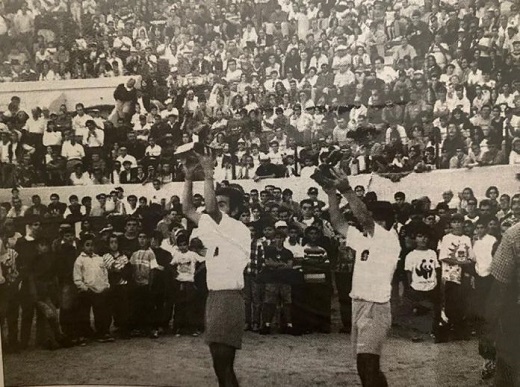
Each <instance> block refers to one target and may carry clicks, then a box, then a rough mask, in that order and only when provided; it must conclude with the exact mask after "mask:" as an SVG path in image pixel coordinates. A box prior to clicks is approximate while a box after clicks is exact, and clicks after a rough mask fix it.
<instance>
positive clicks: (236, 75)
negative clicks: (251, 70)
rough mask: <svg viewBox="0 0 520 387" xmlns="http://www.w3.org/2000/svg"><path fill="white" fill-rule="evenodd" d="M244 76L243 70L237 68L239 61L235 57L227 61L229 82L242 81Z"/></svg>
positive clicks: (227, 79) (227, 78)
mask: <svg viewBox="0 0 520 387" xmlns="http://www.w3.org/2000/svg"><path fill="white" fill-rule="evenodd" d="M241 77H242V70H240V69H238V68H237V62H236V60H234V59H230V60H229V61H228V63H227V72H226V81H228V83H233V82H240V78H241Z"/></svg>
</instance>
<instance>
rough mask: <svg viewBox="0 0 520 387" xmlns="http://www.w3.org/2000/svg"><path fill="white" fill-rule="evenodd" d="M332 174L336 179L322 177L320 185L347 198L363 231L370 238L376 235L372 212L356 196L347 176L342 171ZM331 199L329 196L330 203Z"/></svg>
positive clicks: (334, 171) (332, 172) (332, 171)
mask: <svg viewBox="0 0 520 387" xmlns="http://www.w3.org/2000/svg"><path fill="white" fill-rule="evenodd" d="M331 174H332V175H333V177H334V178H333V179H330V178H327V177H321V178H320V180H321V181H322V182H321V183H320V182H318V183H320V184H321V186H322V187H330V188H331V189H332V188H334V189H337V190H338V191H339V192H340V193H341V194H342V195H343V196H344V197H345V199H347V201H348V203H349V204H350V209H351V210H352V213H353V215H354V216H355V217H356V219H357V220H358V221H359V223H360V224H361V226H362V227H363V229H364V230H365V231H366V232H367V233H368V234H369V235H370V236H372V235H374V226H375V222H374V218H373V217H372V214H371V213H370V211H368V208H367V206H366V205H365V203H363V202H362V201H361V199H360V198H359V197H358V196H357V195H356V194H355V192H354V190H353V189H352V187H351V186H350V182H349V181H348V176H347V174H346V173H345V172H344V171H342V170H339V171H338V170H331ZM327 189H328V188H327ZM330 198H331V195H329V201H330ZM336 200H337V199H336ZM338 210H339V209H338ZM338 212H339V211H338ZM331 214H332V210H331ZM340 215H341V214H340ZM336 220H337V219H336ZM345 223H346V222H345ZM333 224H334V223H333Z"/></svg>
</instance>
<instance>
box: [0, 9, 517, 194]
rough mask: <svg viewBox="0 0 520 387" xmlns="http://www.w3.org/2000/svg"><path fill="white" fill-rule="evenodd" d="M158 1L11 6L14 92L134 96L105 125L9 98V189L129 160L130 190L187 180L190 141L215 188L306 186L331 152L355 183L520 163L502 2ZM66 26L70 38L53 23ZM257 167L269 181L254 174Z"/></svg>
mask: <svg viewBox="0 0 520 387" xmlns="http://www.w3.org/2000/svg"><path fill="white" fill-rule="evenodd" d="M148 3H149V2H145V3H140V2H137V3H136V4H134V5H130V6H128V5H126V4H124V5H122V6H119V4H117V3H116V4H112V5H111V4H109V3H108V2H101V1H100V2H98V1H94V0H93V1H89V2H77V3H76V2H72V3H71V4H70V6H67V5H65V4H64V3H63V2H61V1H56V2H55V4H54V5H53V6H49V5H48V4H47V3H45V4H44V3H40V1H39V0H33V1H31V2H28V3H27V4H26V3H23V4H20V5H17V4H14V3H12V4H11V3H9V4H6V5H5V7H6V11H5V12H6V15H7V16H2V17H0V26H2V25H8V27H5V28H4V29H3V30H2V28H0V39H1V40H2V41H5V42H6V44H5V45H2V47H5V49H4V50H6V51H8V52H5V53H4V54H5V56H6V59H7V60H8V62H9V64H4V72H7V73H9V74H7V76H5V77H4V81H9V80H16V79H18V78H21V79H22V80H23V79H25V78H29V79H34V78H35V77H39V78H42V80H43V79H57V78H60V79H62V78H64V79H68V78H82V77H94V76H98V75H99V76H112V75H121V74H122V75H134V76H137V79H138V82H137V84H135V83H134V81H131V82H129V83H128V84H126V85H119V86H118V88H117V89H116V91H115V93H114V97H115V100H116V109H115V110H116V111H115V113H114V114H111V115H110V116H109V117H107V116H106V115H105V114H104V112H101V114H100V112H98V111H95V109H88V111H85V106H83V105H81V104H78V105H77V106H75V112H71V113H69V112H67V108H66V107H65V106H62V107H61V108H60V109H59V111H49V106H45V105H42V106H26V105H25V104H24V103H23V101H20V100H19V98H13V100H12V101H11V103H10V104H9V106H7V107H6V109H5V111H4V112H3V114H2V118H1V121H2V122H3V123H4V124H5V125H6V126H2V132H3V134H2V136H3V138H2V147H1V148H0V149H1V155H0V157H1V160H0V162H1V164H2V182H1V183H2V186H4V187H12V186H14V185H19V186H31V185H38V184H46V185H63V184H91V183H90V182H91V181H92V182H93V183H94V184H99V183H101V184H102V183H103V182H118V181H119V180H120V179H121V178H120V174H121V171H122V170H123V169H124V166H123V165H119V163H121V161H119V163H118V160H117V159H118V158H120V160H125V159H129V161H131V164H130V165H129V167H128V168H129V170H126V172H125V174H124V178H123V182H126V181H131V182H144V181H152V180H153V179H154V178H155V176H158V177H159V178H160V179H162V180H166V181H168V180H170V179H174V180H178V181H182V171H181V169H180V168H179V164H178V160H176V158H175V157H174V156H173V153H174V151H175V149H176V147H178V146H179V145H181V144H183V143H187V142H191V141H201V142H204V143H206V144H208V145H212V146H214V147H216V148H218V149H219V152H221V154H220V155H219V159H218V169H219V171H218V173H219V174H220V176H219V177H220V178H222V179H224V178H225V179H232V178H238V179H240V178H255V176H256V178H261V177H263V176H292V175H296V176H298V175H300V174H303V175H305V172H304V171H303V170H304V169H305V168H304V167H306V166H312V165H314V164H316V163H317V162H318V160H317V159H318V157H319V155H318V153H319V150H320V149H321V148H327V147H330V146H332V145H335V146H339V147H341V148H343V149H344V153H345V156H344V158H345V159H344V164H345V165H346V166H347V167H349V168H350V170H351V172H352V174H357V173H363V172H366V171H377V172H378V173H390V174H392V173H408V172H410V171H418V172H421V171H427V170H431V169H435V168H464V167H474V166H480V165H496V164H507V163H510V164H516V163H518V160H520V157H519V156H518V155H519V151H520V148H519V145H517V144H518V142H517V141H515V139H516V138H517V137H518V135H519V133H520V132H519V130H520V128H519V123H520V118H519V117H520V114H519V108H520V107H519V105H520V102H519V87H520V83H519V81H518V76H517V74H518V66H519V58H520V35H519V33H518V21H519V17H520V16H519V11H518V7H517V5H516V4H512V3H511V2H509V1H508V2H506V3H505V4H502V3H501V4H496V5H489V4H485V5H484V4H478V5H474V6H473V5H467V6H466V5H464V4H462V3H456V4H451V3H450V4H446V3H438V2H422V1H414V2H409V1H406V0H404V1H391V2H380V1H375V2H373V3H370V4H364V3H362V2H355V1H351V0H349V1H339V2H335V1H332V2H327V3H321V2H320V3H318V4H315V3H314V2H309V4H308V7H307V6H305V5H304V4H302V3H301V2H297V1H291V0H280V1H279V2H275V1H268V2H263V1H261V2H252V1H246V2H242V3H240V4H227V3H226V2H222V3H217V4H214V5H206V4H198V3H197V4H195V3H186V4H184V3H182V4H174V5H169V4H168V5H166V4H163V3H160V2H159V3H154V4H148ZM18 7H20V9H18ZM81 7H84V8H85V9H84V12H79V11H78V9H79V10H81V9H82V8H81ZM132 10H133V11H135V12H134V13H133V14H132V12H131V11H132ZM62 13H63V14H65V15H69V16H71V15H72V16H71V17H72V18H73V20H74V22H75V23H76V26H75V28H74V29H71V28H70V26H69V25H68V24H67V23H66V22H55V23H54V22H51V23H49V22H47V23H44V22H42V20H47V19H49V18H50V19H52V20H54V21H55V19H58V20H60V19H62V17H57V15H61V16H64V15H62ZM34 19H37V20H40V22H38V23H37V22H33V21H32V20H34ZM64 20H65V21H66V20H68V19H67V18H65V19H64ZM2 22H3V23H2ZM72 25H74V24H72ZM21 26H23V27H24V28H21ZM78 26H79V27H80V28H77V27H78ZM69 29H70V30H69ZM2 31H4V33H3V34H2ZM64 31H65V32H66V33H64ZM76 34H79V35H76ZM35 40H37V42H36V43H34V41H35ZM69 40H70V41H69ZM49 45H51V47H49ZM33 64H34V65H38V67H39V68H38V71H36V70H34V69H32V68H31V66H33ZM24 66H26V67H27V66H28V67H27V68H26V69H22V67H24ZM56 66H57V67H59V68H60V69H61V70H57V69H54V70H53V67H56ZM40 67H41V69H40ZM67 67H69V68H67ZM62 72H63V73H65V75H64V76H61V75H60V76H58V75H56V74H58V73H59V74H61V73H62ZM67 74H68V75H67ZM73 74H74V75H73ZM69 108H70V106H69ZM87 108H88V107H87ZM123 148H126V152H127V153H128V154H129V155H130V156H132V157H128V156H127V154H126V153H124V152H125V150H123ZM256 148H258V149H256ZM121 153H122V155H121ZM264 154H267V155H268V156H269V158H270V163H269V164H273V165H274V167H273V166H272V165H269V167H266V168H261V169H260V171H258V168H259V166H260V158H261V157H264V158H265V156H264ZM134 158H135V160H134ZM79 161H81V162H82V167H81V168H80V169H76V168H75V166H76V165H77V164H79ZM266 161H267V160H266ZM165 165H166V166H165ZM64 167H66V168H64ZM65 171H66V172H65ZM257 172H260V173H257ZM136 176H138V177H136Z"/></svg>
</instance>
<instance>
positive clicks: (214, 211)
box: [199, 155, 222, 223]
mask: <svg viewBox="0 0 520 387" xmlns="http://www.w3.org/2000/svg"><path fill="white" fill-rule="evenodd" d="M199 162H200V165H201V166H202V169H203V170H204V202H205V204H206V206H205V207H206V213H207V214H208V215H209V216H211V218H212V219H213V220H214V221H215V222H216V223H220V220H221V219H222V213H221V212H220V210H219V208H218V203H217V196H216V195H215V180H214V179H213V174H214V170H215V161H214V160H213V157H212V156H211V155H199Z"/></svg>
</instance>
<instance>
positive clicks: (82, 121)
mask: <svg viewBox="0 0 520 387" xmlns="http://www.w3.org/2000/svg"><path fill="white" fill-rule="evenodd" d="M91 119H92V117H91V116H90V115H88V114H85V106H84V105H83V104H82V103H78V104H76V115H75V116H74V118H72V130H73V131H74V134H75V135H76V136H82V137H83V139H86V135H87V132H88V129H87V121H88V120H91Z"/></svg>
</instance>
